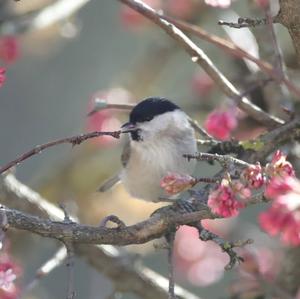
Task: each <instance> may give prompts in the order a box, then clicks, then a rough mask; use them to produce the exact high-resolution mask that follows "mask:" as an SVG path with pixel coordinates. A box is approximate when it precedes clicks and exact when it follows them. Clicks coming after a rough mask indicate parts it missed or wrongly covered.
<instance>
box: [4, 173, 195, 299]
mask: <svg viewBox="0 0 300 299" xmlns="http://www.w3.org/2000/svg"><path fill="white" fill-rule="evenodd" d="M0 201H1V203H2V204H4V205H6V206H9V207H12V208H16V209H21V210H23V211H27V212H29V213H34V214H36V215H40V216H42V217H44V218H51V219H53V220H56V221H63V220H64V217H65V215H64V212H63V211H62V210H61V209H59V208H57V207H56V206H54V205H53V204H51V203H50V202H48V201H47V200H46V199H44V198H43V197H41V196H40V195H39V194H38V193H37V192H35V191H33V190H31V189H30V188H29V187H27V186H26V185H24V184H22V183H20V182H19V181H18V180H17V179H16V178H15V177H14V176H13V175H12V174H10V173H9V174H7V175H6V176H5V177H1V176H0ZM71 220H72V218H71ZM74 249H75V254H77V255H79V256H80V257H82V258H83V259H84V260H86V261H87V262H88V263H89V264H90V265H91V266H92V267H94V268H95V269H97V270H98V271H100V272H101V273H103V274H104V275H106V276H107V277H109V278H110V279H112V280H113V282H114V286H115V288H116V290H117V291H119V292H129V293H134V294H136V295H137V296H140V297H142V298H144V299H153V298H156V299H168V280H167V279H166V278H165V277H163V276H161V275H160V274H158V273H156V272H154V271H152V270H151V269H149V268H147V267H144V266H142V265H137V264H135V263H133V262H132V261H129V259H130V257H126V256H124V255H122V254H121V253H120V252H119V251H118V249H116V248H114V247H113V246H110V245H102V246H101V245H99V246H96V245H95V246H87V245H86V244H83V245H80V244H75V245H74ZM176 295H177V296H178V297H179V298H189V299H199V298H198V297H197V296H195V295H193V294H191V293H190V292H188V291H187V290H184V289H182V288H181V287H179V286H176Z"/></svg>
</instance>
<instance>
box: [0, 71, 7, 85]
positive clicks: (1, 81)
mask: <svg viewBox="0 0 300 299" xmlns="http://www.w3.org/2000/svg"><path fill="white" fill-rule="evenodd" d="M5 73H6V70H5V68H3V67H0V87H1V86H2V85H3V84H4V82H5V80H6V76H5Z"/></svg>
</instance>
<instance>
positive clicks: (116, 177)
mask: <svg viewBox="0 0 300 299" xmlns="http://www.w3.org/2000/svg"><path fill="white" fill-rule="evenodd" d="M129 157H130V141H129V138H128V140H126V142H125V145H124V148H123V152H122V155H121V162H122V165H123V167H126V165H127V161H128V160H129ZM119 182H120V172H118V173H117V174H115V175H114V176H113V177H110V178H109V179H107V180H106V181H104V183H103V184H102V185H101V186H100V187H99V189H98V191H100V192H105V191H107V190H109V189H111V188H112V187H113V186H114V185H116V184H117V183H119Z"/></svg>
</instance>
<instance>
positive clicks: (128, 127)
mask: <svg viewBox="0 0 300 299" xmlns="http://www.w3.org/2000/svg"><path fill="white" fill-rule="evenodd" d="M136 129H137V126H136V125H135V124H132V123H130V122H128V123H125V124H124V125H123V126H121V131H122V133H129V132H132V131H135V130H136Z"/></svg>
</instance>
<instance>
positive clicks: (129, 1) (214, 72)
mask: <svg viewBox="0 0 300 299" xmlns="http://www.w3.org/2000/svg"><path fill="white" fill-rule="evenodd" d="M119 1H120V2H122V3H124V4H126V5H128V6H129V7H131V8H132V9H134V10H135V11H137V12H139V13H141V14H142V15H144V16H145V17H147V18H148V19H150V20H151V21H152V22H154V23H155V24H157V25H158V26H159V27H160V28H162V29H163V30H164V31H165V32H166V33H167V34H168V35H169V36H170V37H171V38H173V39H174V40H175V41H176V42H177V43H178V45H179V46H181V47H182V48H183V49H184V50H185V51H186V52H187V53H188V54H189V56H190V57H191V60H192V61H193V62H194V63H197V64H198V65H200V66H201V67H202V68H203V69H204V70H205V71H206V72H207V74H208V75H209V76H210V77H211V78H212V79H213V80H214V81H215V82H216V84H217V85H218V86H219V88H220V89H221V90H222V91H223V92H224V93H225V94H226V95H227V96H229V97H236V96H239V94H240V93H239V91H238V90H237V88H236V87H235V86H234V85H233V84H232V83H231V82H230V81H229V80H228V79H227V78H226V77H225V75H224V74H223V73H221V72H220V70H219V69H218V68H217V67H216V65H215V64H214V63H213V62H212V61H211V59H210V58H209V57H208V56H207V55H206V54H205V53H204V52H203V50H202V49H201V48H199V47H198V46H197V45H196V44H195V43H194V42H193V41H192V40H191V39H190V38H188V37H187V36H186V35H185V34H184V33H183V32H182V31H181V30H179V29H178V28H177V27H175V26H174V25H173V24H171V23H170V22H168V21H166V20H165V19H163V16H162V14H161V13H158V12H157V11H155V10H153V9H152V8H151V7H149V6H148V5H146V4H144V3H143V2H142V1H140V0H119ZM238 107H239V108H241V109H242V110H244V111H245V112H246V113H247V114H248V115H250V116H251V117H253V118H254V119H256V120H257V121H259V122H261V123H263V124H264V125H266V126H268V127H273V126H276V125H278V124H281V123H283V122H282V121H281V120H280V119H278V118H276V117H273V116H271V115H269V114H268V113H266V112H264V111H263V110H261V109H260V108H259V107H258V106H256V105H254V104H253V103H251V102H250V101H249V100H248V99H247V98H245V97H244V98H242V99H241V100H240V101H239V103H238Z"/></svg>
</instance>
